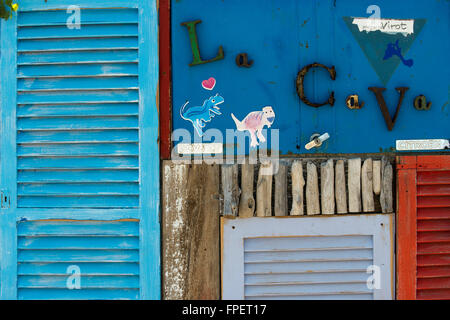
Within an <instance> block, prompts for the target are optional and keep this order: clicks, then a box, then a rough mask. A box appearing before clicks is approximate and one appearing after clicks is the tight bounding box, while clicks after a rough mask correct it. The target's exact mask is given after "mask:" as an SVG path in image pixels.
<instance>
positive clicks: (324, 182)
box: [320, 159, 335, 214]
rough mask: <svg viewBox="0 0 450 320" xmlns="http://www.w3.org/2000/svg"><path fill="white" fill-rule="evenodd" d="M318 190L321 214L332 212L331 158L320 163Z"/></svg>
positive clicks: (332, 183) (332, 177) (332, 175)
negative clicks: (319, 192) (319, 191)
mask: <svg viewBox="0 0 450 320" xmlns="http://www.w3.org/2000/svg"><path fill="white" fill-rule="evenodd" d="M320 190H321V197H320V200H321V205H322V214H334V203H335V202H334V166H333V159H329V160H328V161H327V162H323V163H322V164H321V165H320Z"/></svg>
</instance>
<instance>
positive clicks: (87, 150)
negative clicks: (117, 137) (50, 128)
mask: <svg viewBox="0 0 450 320" xmlns="http://www.w3.org/2000/svg"><path fill="white" fill-rule="evenodd" d="M17 154H18V155H19V156H22V157H25V156H26V157H30V156H43V155H46V156H87V155H90V156H102V155H123V156H137V155H139V146H138V144H137V143H110V144H99V145H97V144H84V143H72V144H32V145H27V144H20V145H19V146H18V148H17Z"/></svg>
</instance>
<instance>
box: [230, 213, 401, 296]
mask: <svg viewBox="0 0 450 320" xmlns="http://www.w3.org/2000/svg"><path fill="white" fill-rule="evenodd" d="M222 228H223V237H222V248H223V252H222V286H223V287H222V297H223V299H246V300H253V299H256V300H262V299H283V300H287V299H313V300H319V299H326V300H334V299H336V300H345V299H357V300H363V299H364V300H366V299H392V297H393V296H392V290H393V283H392V274H393V273H392V267H393V264H392V263H393V261H392V250H393V248H392V229H391V228H392V215H375V214H373V215H347V216H336V217H298V218H249V219H223V220H222ZM374 270H376V271H375V273H373V271H374ZM378 275H379V276H380V278H378V279H379V282H378V280H376V279H375V277H377V276H378ZM368 281H369V283H370V284H369V285H368ZM378 284H379V288H378Z"/></svg>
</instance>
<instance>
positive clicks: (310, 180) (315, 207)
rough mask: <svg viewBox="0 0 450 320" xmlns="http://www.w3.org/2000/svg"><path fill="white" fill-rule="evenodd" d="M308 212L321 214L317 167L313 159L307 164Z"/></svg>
mask: <svg viewBox="0 0 450 320" xmlns="http://www.w3.org/2000/svg"><path fill="white" fill-rule="evenodd" d="M306 214H307V215H314V214H320V202H319V181H318V177H317V167H316V165H315V164H314V163H312V162H311V161H308V163H307V164H306Z"/></svg>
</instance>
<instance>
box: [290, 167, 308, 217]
mask: <svg viewBox="0 0 450 320" xmlns="http://www.w3.org/2000/svg"><path fill="white" fill-rule="evenodd" d="M291 177H292V209H291V216H299V215H304V214H305V213H304V208H303V202H304V201H303V188H304V187H305V178H304V177H303V164H302V160H295V161H294V162H293V163H292V168H291Z"/></svg>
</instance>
